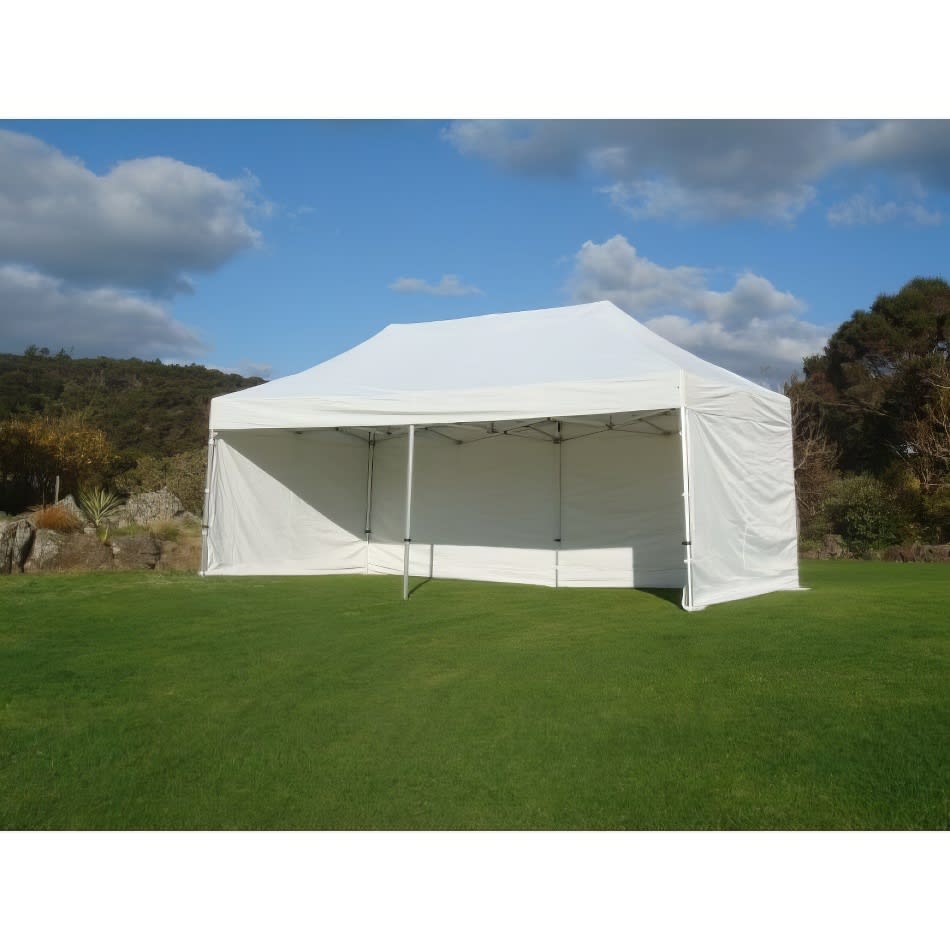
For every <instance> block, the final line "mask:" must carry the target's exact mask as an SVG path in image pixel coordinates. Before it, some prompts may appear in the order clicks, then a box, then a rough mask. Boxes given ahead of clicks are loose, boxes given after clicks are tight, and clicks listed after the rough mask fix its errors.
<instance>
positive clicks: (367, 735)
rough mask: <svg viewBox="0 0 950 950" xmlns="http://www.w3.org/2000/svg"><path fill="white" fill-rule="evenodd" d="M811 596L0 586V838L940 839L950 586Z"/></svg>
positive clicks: (833, 571) (888, 578)
mask: <svg viewBox="0 0 950 950" xmlns="http://www.w3.org/2000/svg"><path fill="white" fill-rule="evenodd" d="M802 575H803V578H802V579H803V583H804V584H807V585H809V586H811V587H813V588H814V589H813V590H811V591H809V592H805V593H785V594H771V595H768V596H765V597H759V598H755V599H752V600H747V601H741V602H738V603H734V604H727V605H721V606H718V607H711V608H709V609H708V610H706V611H703V612H702V613H697V614H686V613H684V612H682V611H681V610H679V609H678V607H676V606H675V605H674V604H672V603H670V602H669V601H668V600H667V599H664V598H663V597H661V596H655V595H653V594H650V593H647V592H643V591H630V590H550V589H542V588H534V587H521V586H514V585H511V586H508V585H495V584H475V583H466V582H461V581H432V582H428V583H421V584H419V586H417V587H416V590H415V592H414V595H413V597H412V599H411V600H410V602H409V603H408V604H407V603H403V602H402V601H401V600H400V599H399V590H400V584H401V579H399V578H367V577H326V578H207V579H199V578H197V577H190V576H184V575H181V576H176V575H168V574H156V573H143V574H90V575H83V576H80V575H73V576H45V577H37V576H35V575H26V576H15V577H4V578H0V597H2V605H3V609H2V617H0V827H3V828H7V829H11V828H99V829H104V828H195V829H199V828H314V829H326V828H339V829H356V828H407V829H408V828H412V829H419V828H432V829H446V828H453V829H454V828H476V829H477V828H502V829H504V828H554V829H568V828H573V829H600V828H603V829H641V828H642V829H646V828H664V829H698V828H932V829H933V828H947V827H948V824H950V797H948V788H950V741H948V740H950V664H948V658H950V565H939V564H906V565H905V564H883V563H863V562H860V563H826V562H821V563H819V562H806V563H805V564H803V567H802ZM416 583H417V584H418V583H419V582H416Z"/></svg>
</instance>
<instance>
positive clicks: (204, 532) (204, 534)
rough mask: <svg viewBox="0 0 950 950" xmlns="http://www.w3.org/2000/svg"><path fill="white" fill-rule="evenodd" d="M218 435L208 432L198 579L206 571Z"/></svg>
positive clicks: (212, 431)
mask: <svg viewBox="0 0 950 950" xmlns="http://www.w3.org/2000/svg"><path fill="white" fill-rule="evenodd" d="M217 438H218V433H217V432H215V431H214V429H211V430H210V431H209V432H208V468H207V471H205V495H204V504H203V505H202V509H201V570H200V571H198V576H199V577H204V576H205V574H206V572H207V570H208V524H209V522H208V519H209V517H210V515H211V469H212V467H213V466H214V447H215V441H216V439H217Z"/></svg>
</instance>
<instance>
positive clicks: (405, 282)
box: [389, 274, 483, 297]
mask: <svg viewBox="0 0 950 950" xmlns="http://www.w3.org/2000/svg"><path fill="white" fill-rule="evenodd" d="M389 289H390V290H395V291H396V293H397V294H431V295H432V296H434V297H467V296H470V295H471V294H480V293H482V292H483V291H481V290H479V289H478V287H475V286H473V285H472V284H463V283H462V282H461V281H460V280H459V279H458V277H456V276H455V274H443V275H442V279H441V280H440V281H439V282H438V283H437V284H430V283H427V282H426V281H424V280H422V279H421V278H420V277H399V278H397V279H396V280H394V281H393V282H392V283H391V284H390V285H389Z"/></svg>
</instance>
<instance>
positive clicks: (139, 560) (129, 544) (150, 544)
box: [111, 534, 162, 571]
mask: <svg viewBox="0 0 950 950" xmlns="http://www.w3.org/2000/svg"><path fill="white" fill-rule="evenodd" d="M111 551H112V557H113V566H114V567H115V569H116V570H117V571H140V570H151V569H152V568H154V567H155V565H156V564H157V563H158V559H159V558H160V557H161V554H162V546H161V545H160V544H159V543H158V541H157V540H156V539H155V538H153V537H152V536H151V535H150V534H135V535H130V536H129V537H123V538H113V539H112V544H111Z"/></svg>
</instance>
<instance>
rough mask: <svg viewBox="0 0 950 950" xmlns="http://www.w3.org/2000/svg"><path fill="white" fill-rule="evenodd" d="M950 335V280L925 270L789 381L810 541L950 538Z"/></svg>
mask: <svg viewBox="0 0 950 950" xmlns="http://www.w3.org/2000/svg"><path fill="white" fill-rule="evenodd" d="M948 336H950V285H948V284H947V282H946V281H945V280H942V279H941V278H935V277H931V278H927V277H917V278H915V279H913V280H911V281H909V282H908V283H907V284H905V285H904V286H903V287H902V288H901V289H900V290H899V291H898V292H897V293H895V294H881V295H880V296H879V297H878V298H877V299H876V300H875V301H874V303H873V304H872V305H871V307H870V308H869V309H867V310H856V311H855V312H854V313H853V314H852V316H851V317H850V319H848V320H846V321H845V322H844V323H842V324H841V326H839V327H838V329H837V330H835V332H834V333H833V334H832V335H831V337H830V338H829V340H828V343H827V344H826V346H825V348H824V351H823V352H822V353H818V354H815V355H813V356H809V357H807V358H806V359H805V360H804V364H803V367H802V374H801V376H793V377H792V379H791V380H789V382H788V383H787V384H786V386H785V393H786V395H787V396H788V397H789V399H790V400H791V406H792V420H793V427H794V439H795V476H796V487H797V491H798V505H799V519H800V533H801V537H802V540H803V543H804V544H805V545H808V544H809V543H813V542H816V541H817V540H818V539H820V538H821V537H822V536H823V535H825V534H827V533H836V534H840V535H841V536H842V537H843V538H844V540H845V542H846V543H847V544H848V545H849V546H850V547H851V549H852V550H853V551H854V552H855V553H858V554H860V553H863V552H865V551H868V550H872V549H879V548H882V547H886V546H888V545H895V544H909V543H912V542H915V541H921V542H930V543H946V542H947V541H950V347H948Z"/></svg>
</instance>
